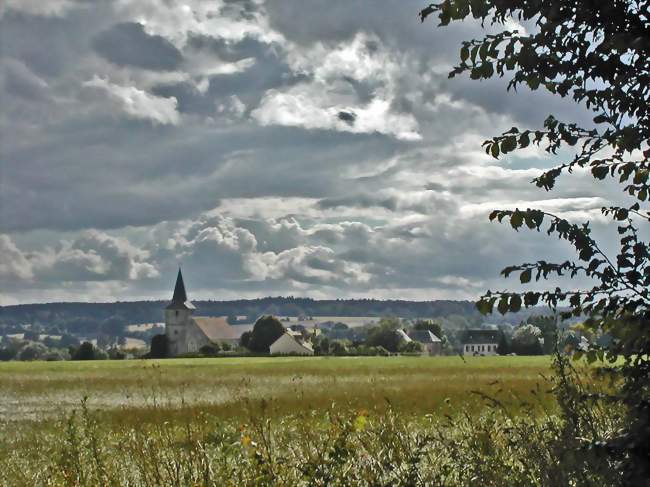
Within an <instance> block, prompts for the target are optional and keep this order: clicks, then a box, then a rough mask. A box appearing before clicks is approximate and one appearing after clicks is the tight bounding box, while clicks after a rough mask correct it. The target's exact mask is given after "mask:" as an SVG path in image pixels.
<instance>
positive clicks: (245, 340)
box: [239, 331, 253, 348]
mask: <svg viewBox="0 0 650 487" xmlns="http://www.w3.org/2000/svg"><path fill="white" fill-rule="evenodd" d="M251 336H253V332H252V331H245V332H244V333H242V334H241V336H240V337H239V345H240V346H241V347H244V348H248V345H249V344H250V341H251Z"/></svg>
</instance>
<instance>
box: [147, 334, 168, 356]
mask: <svg viewBox="0 0 650 487" xmlns="http://www.w3.org/2000/svg"><path fill="white" fill-rule="evenodd" d="M167 353H168V343H167V335H165V334H161V335H154V336H153V337H152V338H151V351H150V352H149V357H151V358H165V357H167Z"/></svg>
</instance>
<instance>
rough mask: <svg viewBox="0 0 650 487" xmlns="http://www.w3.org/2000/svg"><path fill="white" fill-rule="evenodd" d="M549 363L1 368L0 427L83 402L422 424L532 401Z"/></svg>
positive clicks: (339, 361) (486, 360)
mask: <svg viewBox="0 0 650 487" xmlns="http://www.w3.org/2000/svg"><path fill="white" fill-rule="evenodd" d="M549 367H550V359H549V358H548V357H543V356H539V357H467V358H464V359H463V358H460V357H457V356H454V357H268V358H267V357H255V358H202V359H170V360H152V361H134V360H129V361H88V362H5V363H0V390H2V392H3V394H2V396H1V397H0V421H2V422H3V423H5V422H8V423H13V422H16V421H17V422H22V421H25V420H44V419H48V418H53V417H60V416H61V415H62V414H65V413H67V412H69V411H70V410H71V409H73V408H75V407H78V406H79V404H80V402H81V400H82V399H83V398H84V397H87V404H88V407H89V408H90V409H93V410H101V411H103V412H104V413H106V414H108V415H111V416H115V417H120V416H121V417H123V419H125V420H128V418H135V417H138V416H140V415H143V416H144V417H143V418H138V420H140V419H143V420H146V419H147V418H146V417H147V413H148V410H149V409H151V408H152V407H153V406H157V407H156V409H157V410H159V411H163V412H164V411H167V412H169V413H170V414H173V413H174V411H175V410H178V409H181V408H182V409H187V408H188V407H189V408H196V409H197V410H198V409H201V410H204V411H210V412H211V413H214V414H218V415H220V416H222V417H233V416H241V415H242V414H243V411H244V409H243V407H244V405H246V406H247V407H251V406H253V405H254V404H255V403H256V402H259V401H261V400H262V399H264V400H265V401H266V402H267V403H268V405H269V409H268V412H270V413H272V414H273V415H276V416H283V415H286V414H291V413H295V412H299V411H305V410H310V409H323V408H328V407H330V406H332V405H333V404H335V405H338V406H339V407H344V408H363V409H375V408H380V409H381V408H385V407H386V406H387V405H388V404H389V403H390V404H391V405H392V407H393V408H395V409H396V410H399V411H400V412H402V413H409V414H410V413H413V414H427V413H435V412H437V411H440V410H441V409H445V412H448V411H446V410H447V409H449V408H450V406H451V408H452V409H453V407H454V406H457V407H460V406H463V407H466V408H468V407H469V408H477V407H481V404H482V401H480V400H479V398H478V396H476V395H475V394H472V393H471V391H483V392H486V393H495V392H496V391H497V390H501V391H502V392H501V395H502V396H503V397H504V400H505V401H516V400H517V399H516V398H519V399H530V396H531V390H533V389H535V388H536V385H537V384H539V383H541V382H543V381H542V377H541V375H542V374H548V372H549Z"/></svg>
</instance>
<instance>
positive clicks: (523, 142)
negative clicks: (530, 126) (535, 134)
mask: <svg viewBox="0 0 650 487" xmlns="http://www.w3.org/2000/svg"><path fill="white" fill-rule="evenodd" d="M529 144H530V137H528V134H527V133H523V134H521V136H520V137H519V147H521V148H522V149H523V148H525V147H528V145H529Z"/></svg>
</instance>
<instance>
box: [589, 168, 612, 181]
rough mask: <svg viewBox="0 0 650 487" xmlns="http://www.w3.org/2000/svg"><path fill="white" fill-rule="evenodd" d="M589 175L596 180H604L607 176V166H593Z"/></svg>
mask: <svg viewBox="0 0 650 487" xmlns="http://www.w3.org/2000/svg"><path fill="white" fill-rule="evenodd" d="M591 174H593V175H594V177H595V178H597V179H605V178H606V177H607V175H608V174H609V168H608V167H607V166H593V167H592V168H591Z"/></svg>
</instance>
